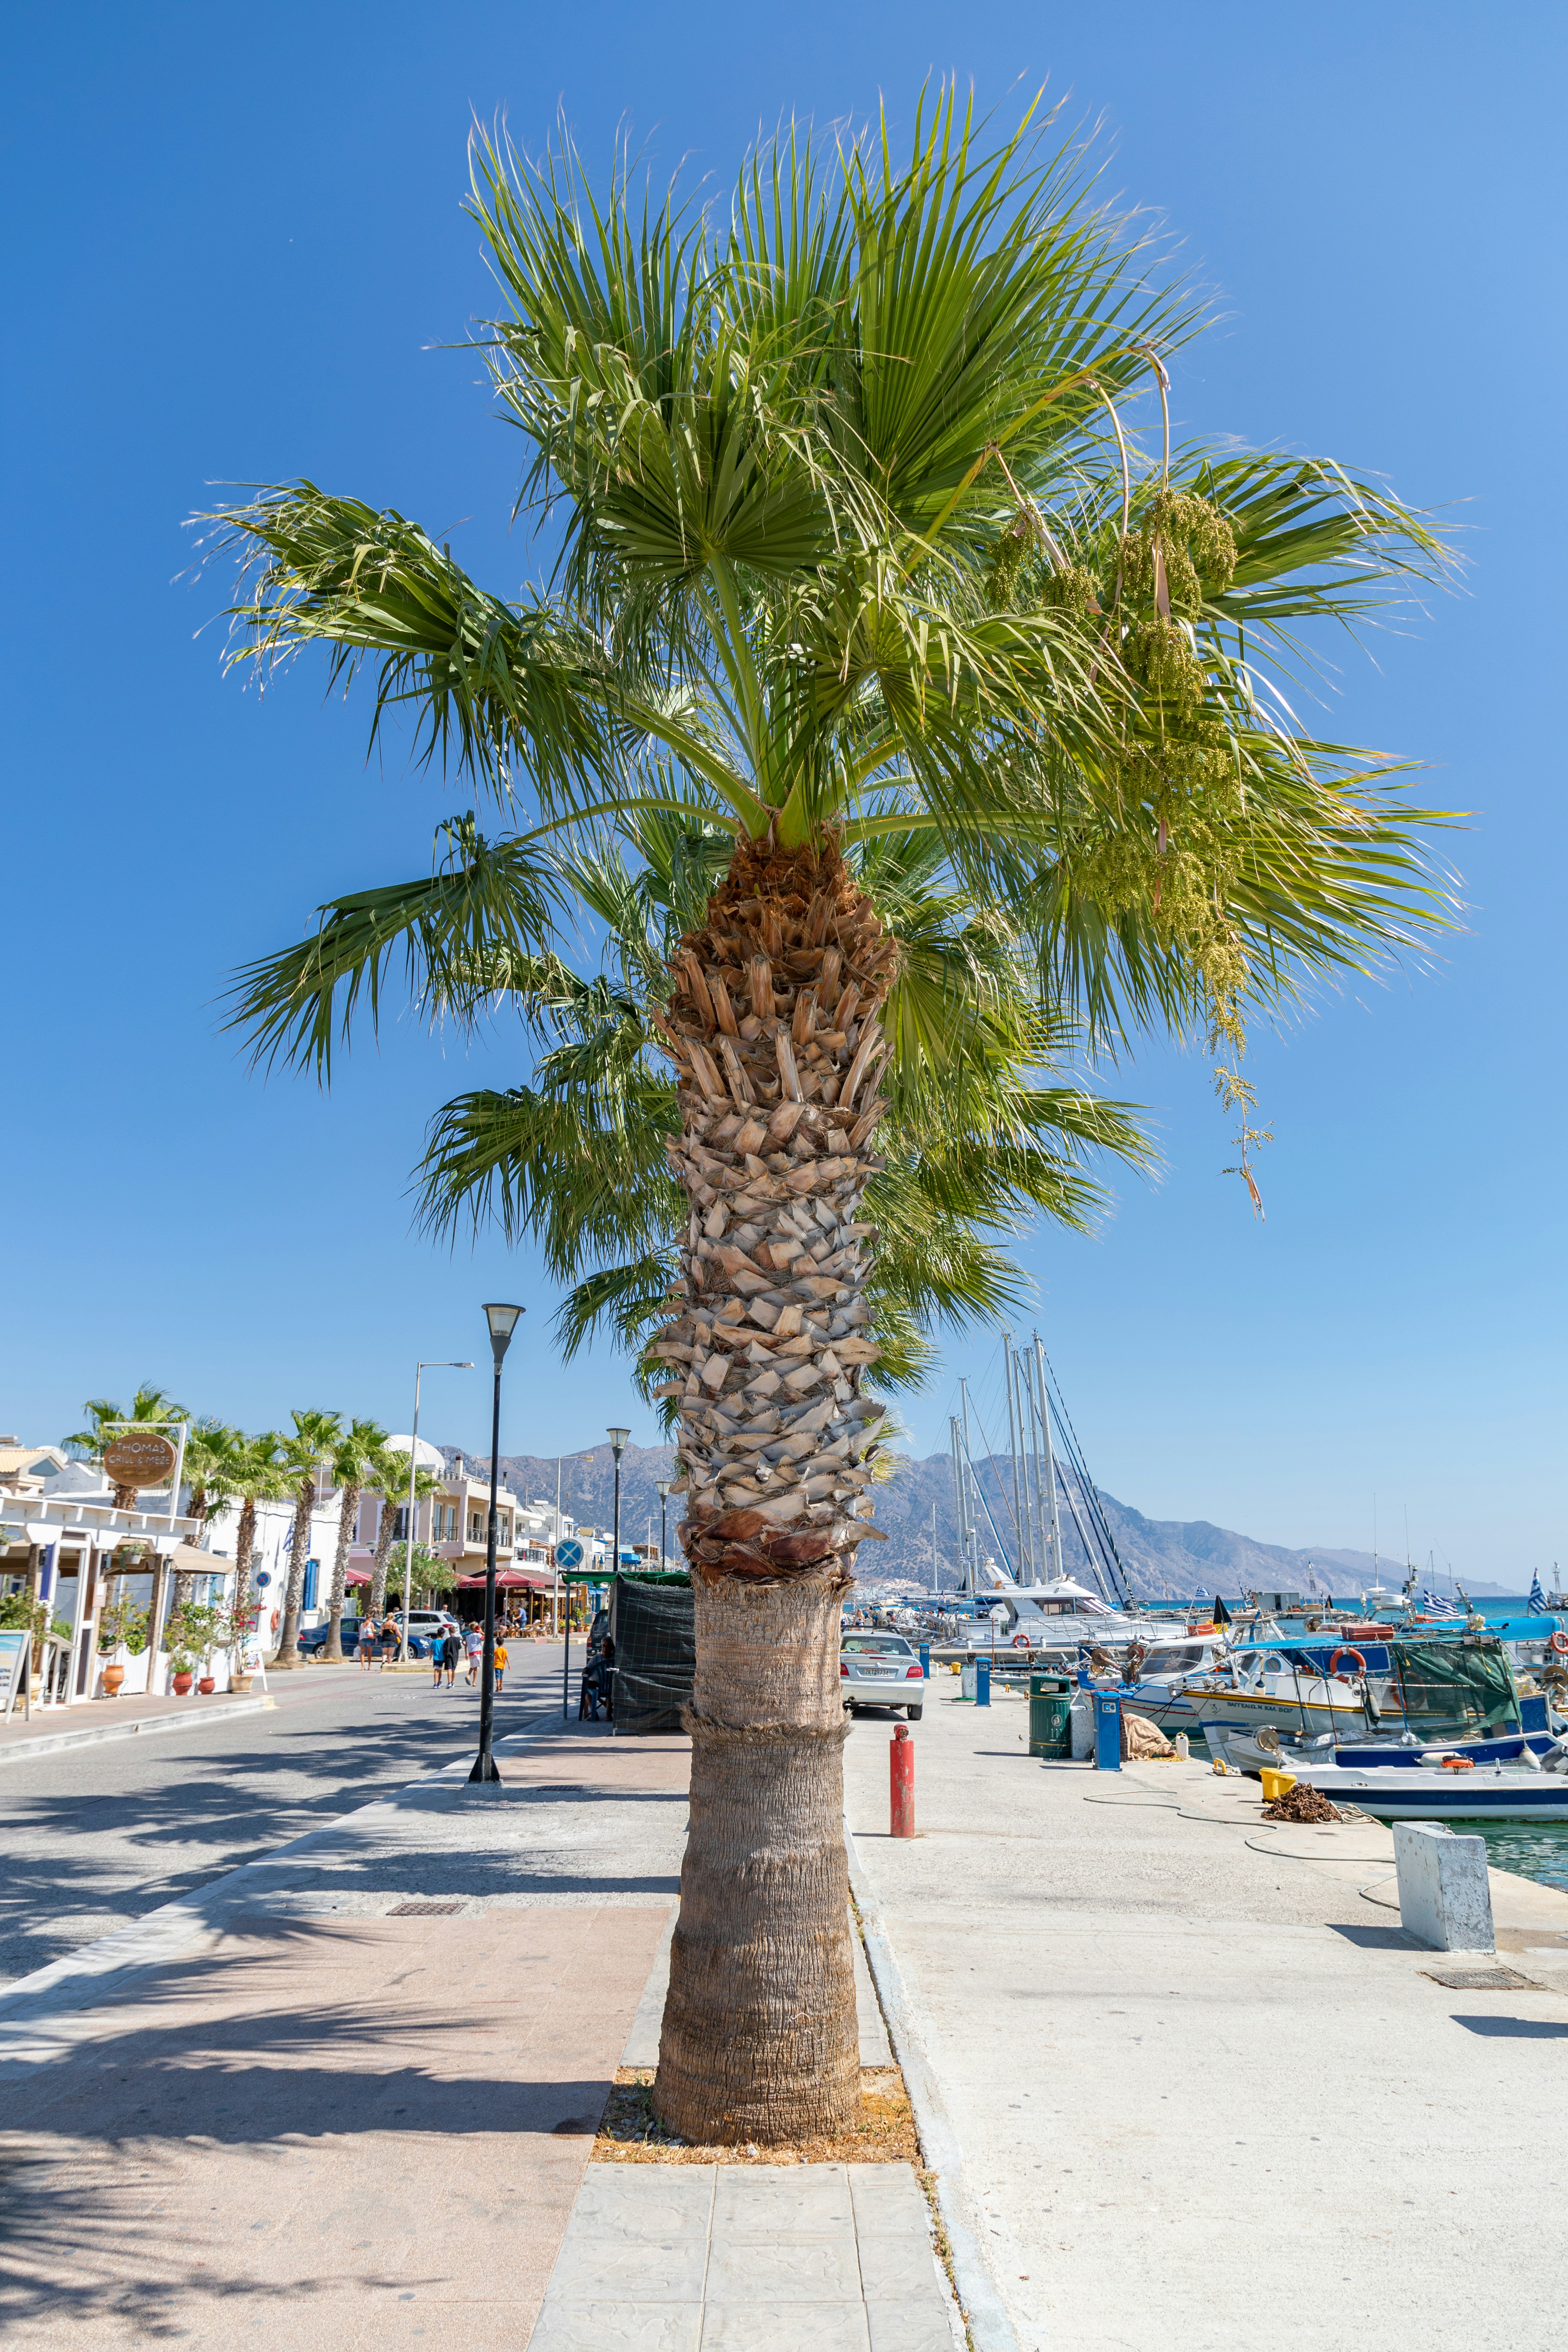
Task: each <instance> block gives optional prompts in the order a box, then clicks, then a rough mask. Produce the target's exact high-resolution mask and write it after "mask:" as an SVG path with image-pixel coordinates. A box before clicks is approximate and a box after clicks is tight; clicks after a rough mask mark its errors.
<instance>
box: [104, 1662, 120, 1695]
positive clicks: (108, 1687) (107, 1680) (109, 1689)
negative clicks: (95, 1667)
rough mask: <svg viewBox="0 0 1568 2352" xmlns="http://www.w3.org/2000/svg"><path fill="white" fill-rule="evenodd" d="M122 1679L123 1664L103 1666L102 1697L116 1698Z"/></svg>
mask: <svg viewBox="0 0 1568 2352" xmlns="http://www.w3.org/2000/svg"><path fill="white" fill-rule="evenodd" d="M124 1680H125V1669H124V1667H123V1666H105V1668H104V1670H103V1696H104V1697H105V1698H118V1697H119V1696H120V1685H121V1683H122V1682H123V1681H124Z"/></svg>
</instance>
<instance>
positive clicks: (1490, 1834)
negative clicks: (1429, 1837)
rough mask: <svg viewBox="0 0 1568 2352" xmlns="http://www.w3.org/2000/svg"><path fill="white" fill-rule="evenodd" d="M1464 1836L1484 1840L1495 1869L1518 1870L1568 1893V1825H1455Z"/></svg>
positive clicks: (1476, 1823) (1561, 1823) (1523, 1876)
mask: <svg viewBox="0 0 1568 2352" xmlns="http://www.w3.org/2000/svg"><path fill="white" fill-rule="evenodd" d="M1449 1827H1450V1828H1451V1829H1452V1830H1454V1831H1456V1832H1458V1835H1459V1836H1461V1837H1484V1838H1485V1840H1486V1842H1487V1860H1488V1861H1489V1863H1490V1864H1491V1866H1492V1868H1493V1869H1494V1870H1512V1871H1517V1872H1518V1874H1519V1875H1520V1877H1521V1878H1538V1879H1539V1880H1540V1881H1541V1883H1542V1885H1543V1886H1560V1887H1562V1889H1563V1893H1564V1894H1568V1822H1450V1823H1449Z"/></svg>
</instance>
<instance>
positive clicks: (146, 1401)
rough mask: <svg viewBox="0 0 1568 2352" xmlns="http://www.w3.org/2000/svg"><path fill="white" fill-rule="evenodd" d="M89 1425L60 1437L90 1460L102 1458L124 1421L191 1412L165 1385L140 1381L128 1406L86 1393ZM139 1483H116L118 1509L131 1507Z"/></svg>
mask: <svg viewBox="0 0 1568 2352" xmlns="http://www.w3.org/2000/svg"><path fill="white" fill-rule="evenodd" d="M82 1411H83V1412H85V1413H86V1415H87V1419H88V1425H87V1427H86V1428H85V1429H79V1430H78V1431H77V1433H76V1434H75V1435H74V1436H72V1437H66V1438H62V1439H61V1440H60V1443H61V1444H62V1445H76V1446H79V1447H80V1448H81V1450H82V1452H83V1453H84V1454H86V1455H87V1458H88V1460H89V1462H101V1461H102V1459H103V1455H104V1450H105V1448H106V1447H108V1446H110V1445H112V1444H113V1443H114V1441H115V1439H116V1437H118V1436H119V1434H120V1433H121V1429H123V1427H124V1426H125V1424H126V1423H127V1422H132V1421H147V1422H159V1423H163V1422H176V1421H189V1419H190V1414H189V1412H188V1411H187V1410H186V1408H185V1407H184V1405H183V1404H176V1403H175V1402H174V1399H173V1397H171V1396H170V1394H169V1392H168V1391H167V1389H159V1388H154V1387H153V1384H152V1382H151V1381H142V1385H141V1386H140V1388H138V1390H137V1391H136V1393H135V1395H134V1396H133V1397H132V1400H131V1410H130V1412H126V1411H125V1409H124V1408H123V1406H121V1405H118V1404H116V1403H115V1402H113V1400H112V1399H111V1398H110V1397H89V1399H88V1401H87V1402H86V1404H85V1405H83V1407H82ZM140 1492H141V1488H140V1487H138V1486H116V1487H115V1489H114V1507H115V1509H116V1510H117V1511H130V1510H134V1508H135V1507H136V1497H137V1496H138V1495H139V1494H140Z"/></svg>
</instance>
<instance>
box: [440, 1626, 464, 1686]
mask: <svg viewBox="0 0 1568 2352" xmlns="http://www.w3.org/2000/svg"><path fill="white" fill-rule="evenodd" d="M440 1654H441V1662H442V1664H443V1665H445V1667H446V1669H447V1689H448V1690H456V1689H457V1687H458V1661H459V1660H460V1659H461V1657H462V1654H463V1637H462V1635H461V1634H460V1633H458V1629H457V1627H456V1626H455V1625H448V1626H447V1634H446V1639H445V1640H444V1641H443V1642H442V1643H441V1644H440Z"/></svg>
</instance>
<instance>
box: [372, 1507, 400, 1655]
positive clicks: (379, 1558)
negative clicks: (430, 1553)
mask: <svg viewBox="0 0 1568 2352" xmlns="http://www.w3.org/2000/svg"><path fill="white" fill-rule="evenodd" d="M396 1524H397V1505H396V1502H395V1500H394V1498H393V1496H390V1495H384V1496H382V1498H381V1517H380V1518H379V1519H378V1520H377V1522H376V1529H375V1558H374V1559H373V1560H372V1562H371V1564H370V1613H371V1615H372V1616H373V1617H374V1619H375V1621H376V1622H377V1624H379V1623H380V1622H381V1617H382V1612H383V1611H384V1609H385V1607H386V1569H387V1562H388V1561H389V1559H391V1557H392V1530H393V1528H395V1526H396Z"/></svg>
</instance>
